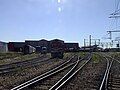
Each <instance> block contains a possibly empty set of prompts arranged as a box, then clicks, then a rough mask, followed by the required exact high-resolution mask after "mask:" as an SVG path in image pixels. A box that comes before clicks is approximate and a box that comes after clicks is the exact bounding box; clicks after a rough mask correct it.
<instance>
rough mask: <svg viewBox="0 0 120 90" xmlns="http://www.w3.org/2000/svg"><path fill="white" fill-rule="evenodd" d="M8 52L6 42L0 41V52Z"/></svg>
mask: <svg viewBox="0 0 120 90" xmlns="http://www.w3.org/2000/svg"><path fill="white" fill-rule="evenodd" d="M6 52H8V47H7V43H5V42H1V41H0V53H6Z"/></svg>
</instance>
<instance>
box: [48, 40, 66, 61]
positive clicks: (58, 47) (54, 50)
mask: <svg viewBox="0 0 120 90" xmlns="http://www.w3.org/2000/svg"><path fill="white" fill-rule="evenodd" d="M50 47H51V50H50V52H51V57H52V58H61V59H62V58H63V56H64V41H62V40H59V39H54V40H51V41H50Z"/></svg>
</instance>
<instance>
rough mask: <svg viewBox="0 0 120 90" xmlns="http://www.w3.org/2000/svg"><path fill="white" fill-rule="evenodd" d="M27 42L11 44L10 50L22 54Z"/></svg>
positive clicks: (9, 44) (9, 45)
mask: <svg viewBox="0 0 120 90" xmlns="http://www.w3.org/2000/svg"><path fill="white" fill-rule="evenodd" d="M24 45H25V42H9V43H8V50H9V51H12V52H22V51H23V47H24Z"/></svg>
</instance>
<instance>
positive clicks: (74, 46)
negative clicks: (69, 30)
mask: <svg viewBox="0 0 120 90" xmlns="http://www.w3.org/2000/svg"><path fill="white" fill-rule="evenodd" d="M77 51H79V44H78V43H65V52H77Z"/></svg>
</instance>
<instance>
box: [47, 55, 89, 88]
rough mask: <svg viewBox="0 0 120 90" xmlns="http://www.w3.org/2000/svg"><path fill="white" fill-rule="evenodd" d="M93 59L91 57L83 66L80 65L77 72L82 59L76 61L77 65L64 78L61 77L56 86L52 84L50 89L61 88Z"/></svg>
mask: <svg viewBox="0 0 120 90" xmlns="http://www.w3.org/2000/svg"><path fill="white" fill-rule="evenodd" d="M90 60H91V57H89V59H88V60H87V61H86V62H85V63H84V64H83V65H82V66H81V67H79V68H78V69H77V70H76V71H75V72H73V71H74V69H75V68H76V67H77V65H78V64H79V62H80V60H79V61H78V62H77V63H76V65H75V66H74V67H73V68H72V69H71V70H70V71H69V72H68V73H67V74H66V75H65V76H64V77H63V78H62V79H60V80H59V81H58V82H57V83H56V84H55V85H54V86H52V87H51V88H50V89H49V90H58V89H60V88H61V87H62V86H63V85H64V84H65V83H67V82H68V81H69V80H70V79H71V78H72V77H73V76H74V75H76V74H77V73H78V72H79V71H80V70H81V69H82V68H83V67H84V66H85V65H86V64H87V63H88V62H89V61H90Z"/></svg>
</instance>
